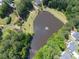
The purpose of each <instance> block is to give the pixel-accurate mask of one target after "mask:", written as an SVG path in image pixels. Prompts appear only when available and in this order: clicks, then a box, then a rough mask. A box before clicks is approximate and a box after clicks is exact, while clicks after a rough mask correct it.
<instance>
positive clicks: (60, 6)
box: [43, 0, 69, 10]
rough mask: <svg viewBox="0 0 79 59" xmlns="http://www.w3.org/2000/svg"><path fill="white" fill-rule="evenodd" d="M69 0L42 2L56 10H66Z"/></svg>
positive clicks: (46, 0) (44, 0) (45, 0)
mask: <svg viewBox="0 0 79 59" xmlns="http://www.w3.org/2000/svg"><path fill="white" fill-rule="evenodd" d="M68 1H69V0H43V4H44V5H46V6H48V7H50V8H56V9H58V10H66V8H67V5H68Z"/></svg>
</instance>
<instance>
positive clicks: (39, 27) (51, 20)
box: [30, 11, 64, 59]
mask: <svg viewBox="0 0 79 59" xmlns="http://www.w3.org/2000/svg"><path fill="white" fill-rule="evenodd" d="M63 25H64V24H63V23H62V22H61V21H60V20H59V19H57V18H56V17H54V16H53V15H52V14H51V13H49V12H47V11H41V12H40V13H39V14H38V15H37V17H36V19H35V21H34V24H33V26H34V33H35V34H34V36H33V40H32V43H31V50H30V59H32V57H33V56H34V55H35V53H36V52H37V51H38V50H39V49H40V48H41V47H42V46H44V45H45V44H46V43H47V40H48V38H49V37H50V36H51V35H52V34H53V33H55V32H57V31H58V30H59V29H60V28H61V27H62V26H63Z"/></svg>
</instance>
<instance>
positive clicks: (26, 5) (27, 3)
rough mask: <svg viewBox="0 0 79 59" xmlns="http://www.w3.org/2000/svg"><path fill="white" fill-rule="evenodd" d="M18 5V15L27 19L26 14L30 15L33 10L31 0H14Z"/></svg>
mask: <svg viewBox="0 0 79 59" xmlns="http://www.w3.org/2000/svg"><path fill="white" fill-rule="evenodd" d="M14 2H15V5H16V10H17V14H19V15H20V16H21V17H23V16H24V17H26V14H28V13H29V10H31V9H32V8H33V6H32V1H31V0H14Z"/></svg>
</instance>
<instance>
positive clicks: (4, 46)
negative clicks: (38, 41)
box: [0, 29, 31, 59]
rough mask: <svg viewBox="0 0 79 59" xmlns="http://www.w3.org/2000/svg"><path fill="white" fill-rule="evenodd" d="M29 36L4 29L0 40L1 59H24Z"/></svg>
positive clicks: (26, 54) (26, 53)
mask: <svg viewBox="0 0 79 59" xmlns="http://www.w3.org/2000/svg"><path fill="white" fill-rule="evenodd" d="M30 40H31V35H29V34H27V35H26V34H25V33H23V32H18V31H16V30H11V29H4V30H3V35H2V39H1V40H0V58H1V59H26V57H27V56H28V52H29V51H28V50H27V49H29V46H30V45H29V44H30Z"/></svg>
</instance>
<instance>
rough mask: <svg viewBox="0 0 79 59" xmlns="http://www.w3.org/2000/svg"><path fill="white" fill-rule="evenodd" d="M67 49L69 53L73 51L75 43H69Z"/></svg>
mask: <svg viewBox="0 0 79 59" xmlns="http://www.w3.org/2000/svg"><path fill="white" fill-rule="evenodd" d="M67 48H68V49H69V51H70V52H73V51H75V49H76V48H75V43H74V42H72V41H71V42H69V43H68V46H67Z"/></svg>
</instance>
